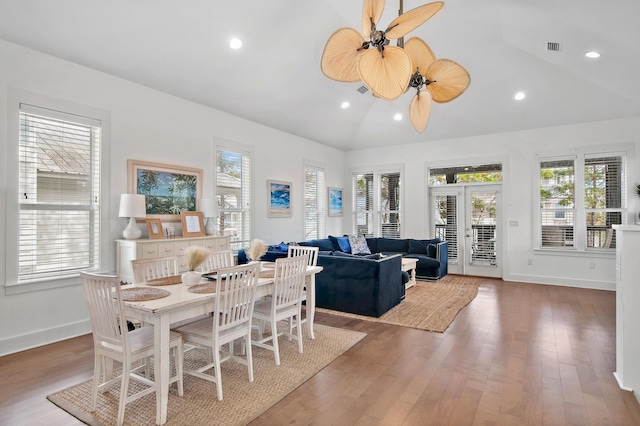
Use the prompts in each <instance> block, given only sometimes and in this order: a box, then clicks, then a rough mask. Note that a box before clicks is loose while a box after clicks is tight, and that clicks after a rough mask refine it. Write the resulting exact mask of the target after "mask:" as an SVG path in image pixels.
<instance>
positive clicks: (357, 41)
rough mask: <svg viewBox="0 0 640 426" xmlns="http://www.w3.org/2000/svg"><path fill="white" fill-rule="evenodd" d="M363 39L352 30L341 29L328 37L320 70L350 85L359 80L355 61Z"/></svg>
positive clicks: (331, 77) (333, 78) (327, 75)
mask: <svg viewBox="0 0 640 426" xmlns="http://www.w3.org/2000/svg"><path fill="white" fill-rule="evenodd" d="M362 43H364V38H363V37H362V36H361V35H360V33H359V32H358V31H356V30H354V29H353V28H341V29H339V30H338V31H336V32H335V33H333V34H332V35H331V37H329V40H328V41H327V44H326V45H325V47H324V51H323V52H322V59H321V60H320V69H321V70H322V73H323V74H324V75H325V76H326V77H328V78H330V79H332V80H336V81H341V82H344V83H352V82H355V81H359V80H360V76H359V75H358V67H357V61H358V56H360V51H359V50H358V48H359V47H361V46H362Z"/></svg>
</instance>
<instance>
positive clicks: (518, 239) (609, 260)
mask: <svg viewBox="0 0 640 426" xmlns="http://www.w3.org/2000/svg"><path fill="white" fill-rule="evenodd" d="M431 119H432V120H435V119H437V116H435V115H434V116H433V117H432V118H431ZM407 125H409V124H408V123H407ZM428 131H429V128H428V126H427V129H426V130H425V132H428ZM639 143H640V117H636V118H631V119H620V120H611V121H604V122H597V123H587V124H581V125H573V126H561V127H553V128H545V129H535V130H527V131H521V132H511V133H503V134H495V135H486V136H477V137H469V138H463V139H451V140H446V141H440V142H427V143H421V144H412V145H400V146H395V147H385V148H379V149H370V150H363V151H352V152H349V153H347V154H346V170H347V173H346V176H345V180H346V181H347V180H348V179H350V170H353V169H357V168H362V167H366V166H368V165H380V164H381V163H380V159H382V158H383V159H385V163H388V164H391V163H403V164H404V170H405V177H404V181H403V185H404V202H405V204H404V214H405V220H404V224H405V232H404V234H405V236H407V237H414V238H416V237H424V238H430V237H432V235H431V232H430V231H429V229H428V217H427V215H428V212H427V209H426V208H425V206H426V193H427V186H426V168H427V166H429V165H438V166H442V165H468V164H478V163H488V162H503V163H504V169H505V177H504V182H503V184H502V202H503V203H502V206H503V212H502V213H503V218H504V219H505V220H503V221H502V223H503V225H504V226H503V230H504V232H503V234H504V240H503V241H502V243H503V244H504V247H505V257H504V268H503V278H504V279H505V280H510V281H524V282H534V283H546V284H559V285H568V286H575V287H588V288H599V289H610V290H613V289H615V253H606V254H599V255H593V254H584V255H577V256H576V255H572V256H569V255H565V256H562V255H557V253H555V254H553V255H548V254H547V255H545V254H543V253H541V251H536V252H534V250H533V244H534V242H533V240H534V232H535V231H534V229H533V228H534V216H533V214H534V211H535V210H534V206H535V205H536V201H535V200H534V199H533V196H532V191H533V190H534V189H535V188H536V187H537V186H538V182H537V180H535V181H534V179H537V177H536V176H537V174H536V173H537V172H536V171H535V169H534V167H535V158H536V154H541V153H543V154H549V153H556V154H557V153H563V154H565V155H566V154H567V153H571V151H572V150H577V149H583V148H584V147H588V146H596V145H598V146H600V145H607V146H610V147H611V149H614V148H616V149H617V148H618V147H621V148H624V149H627V151H628V155H629V157H628V158H629V160H630V161H629V164H628V171H629V177H628V180H627V181H628V188H627V193H628V199H629V201H630V205H629V208H628V212H629V213H628V214H627V220H628V223H633V221H634V214H633V212H637V211H639V210H640V203H638V198H637V197H636V196H635V195H634V187H635V184H636V183H638V178H637V171H638V170H640V169H639V168H638V164H637V160H636V159H635V157H634V152H635V151H638V144H639ZM506 219H508V220H514V221H518V223H519V226H517V227H516V226H508V220H506ZM344 224H345V228H344V229H345V231H347V232H349V230H350V229H352V224H351V218H350V217H345V221H344ZM528 259H532V260H533V265H528V264H527V260H528ZM591 263H593V264H594V266H595V269H590V268H589V266H590V264H591Z"/></svg>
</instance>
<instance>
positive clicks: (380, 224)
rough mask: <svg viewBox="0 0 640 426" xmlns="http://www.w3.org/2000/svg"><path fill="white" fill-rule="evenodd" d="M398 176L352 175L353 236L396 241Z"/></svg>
mask: <svg viewBox="0 0 640 426" xmlns="http://www.w3.org/2000/svg"><path fill="white" fill-rule="evenodd" d="M400 189H401V186H400V172H399V171H390V172H387V171H381V172H367V173H354V174H353V193H354V197H353V200H354V208H353V212H354V213H353V214H354V225H355V229H354V232H355V233H356V234H357V235H364V236H367V237H388V238H400V236H401V234H402V215H401V208H400V200H401V191H400Z"/></svg>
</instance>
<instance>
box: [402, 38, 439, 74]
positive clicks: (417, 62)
mask: <svg viewBox="0 0 640 426" xmlns="http://www.w3.org/2000/svg"><path fill="white" fill-rule="evenodd" d="M404 50H405V51H406V52H407V54H408V55H409V58H411V71H412V72H416V71H420V74H423V75H424V74H426V72H427V69H428V68H429V65H431V63H432V62H433V61H435V60H436V55H434V54H433V51H432V50H431V48H430V47H429V45H428V44H427V43H425V42H424V41H423V40H421V39H419V38H418V37H411V38H410V39H409V40H407V41H406V42H405V43H404Z"/></svg>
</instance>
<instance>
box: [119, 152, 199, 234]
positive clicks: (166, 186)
mask: <svg viewBox="0 0 640 426" xmlns="http://www.w3.org/2000/svg"><path fill="white" fill-rule="evenodd" d="M127 177H128V181H129V182H128V183H129V193H130V194H143V195H144V198H145V202H146V205H147V206H146V213H147V219H160V220H161V221H162V222H180V213H181V212H183V211H184V212H195V211H197V210H198V200H199V199H200V198H202V169H195V168H192V167H183V166H173V165H170V164H160V163H150V162H146V161H138V160H128V161H127Z"/></svg>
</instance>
